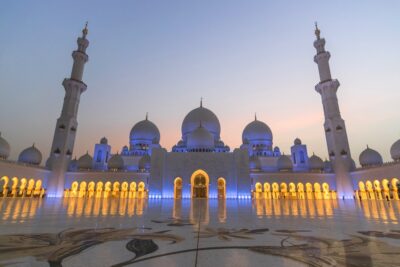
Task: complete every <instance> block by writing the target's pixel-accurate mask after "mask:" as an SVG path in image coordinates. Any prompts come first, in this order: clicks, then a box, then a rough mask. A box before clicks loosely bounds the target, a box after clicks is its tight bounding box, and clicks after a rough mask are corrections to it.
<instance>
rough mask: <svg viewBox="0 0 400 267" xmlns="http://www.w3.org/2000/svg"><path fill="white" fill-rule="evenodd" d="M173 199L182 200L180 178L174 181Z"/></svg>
mask: <svg viewBox="0 0 400 267" xmlns="http://www.w3.org/2000/svg"><path fill="white" fill-rule="evenodd" d="M174 198H182V179H181V178H180V177H177V178H175V180H174Z"/></svg>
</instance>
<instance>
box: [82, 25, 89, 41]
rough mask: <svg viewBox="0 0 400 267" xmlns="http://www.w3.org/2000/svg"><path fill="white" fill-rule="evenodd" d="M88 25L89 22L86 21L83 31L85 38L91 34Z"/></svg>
mask: <svg viewBox="0 0 400 267" xmlns="http://www.w3.org/2000/svg"><path fill="white" fill-rule="evenodd" d="M88 23H89V22H87V21H86V24H85V28H83V30H82V37H83V38H86V35H87V34H88V33H89V30H88Z"/></svg>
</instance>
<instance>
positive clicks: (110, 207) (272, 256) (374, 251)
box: [0, 198, 400, 266]
mask: <svg viewBox="0 0 400 267" xmlns="http://www.w3.org/2000/svg"><path fill="white" fill-rule="evenodd" d="M0 210H1V213H0V216H1V225H2V226H1V227H0V266H156V265H160V264H163V265H168V266H260V262H262V263H263V265H262V266H264V265H268V266H400V264H399V262H400V256H399V253H398V251H400V227H399V224H398V220H399V214H400V201H398V200H392V201H386V200H362V201H358V200H356V201H355V200H307V199H302V200H278V199H254V200H225V199H219V200H218V199H192V200H190V199H177V200H173V199H150V200H148V199H125V198H119V199H117V198H107V199H102V198H65V199H39V198H1V199H0Z"/></svg>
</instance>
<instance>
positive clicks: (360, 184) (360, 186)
mask: <svg viewBox="0 0 400 267" xmlns="http://www.w3.org/2000/svg"><path fill="white" fill-rule="evenodd" d="M358 189H359V190H360V191H365V184H364V182H363V181H360V182H358Z"/></svg>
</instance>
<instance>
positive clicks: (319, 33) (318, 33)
mask: <svg viewBox="0 0 400 267" xmlns="http://www.w3.org/2000/svg"><path fill="white" fill-rule="evenodd" d="M315 36H317V40H319V39H321V31H320V30H319V28H318V23H317V22H315Z"/></svg>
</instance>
